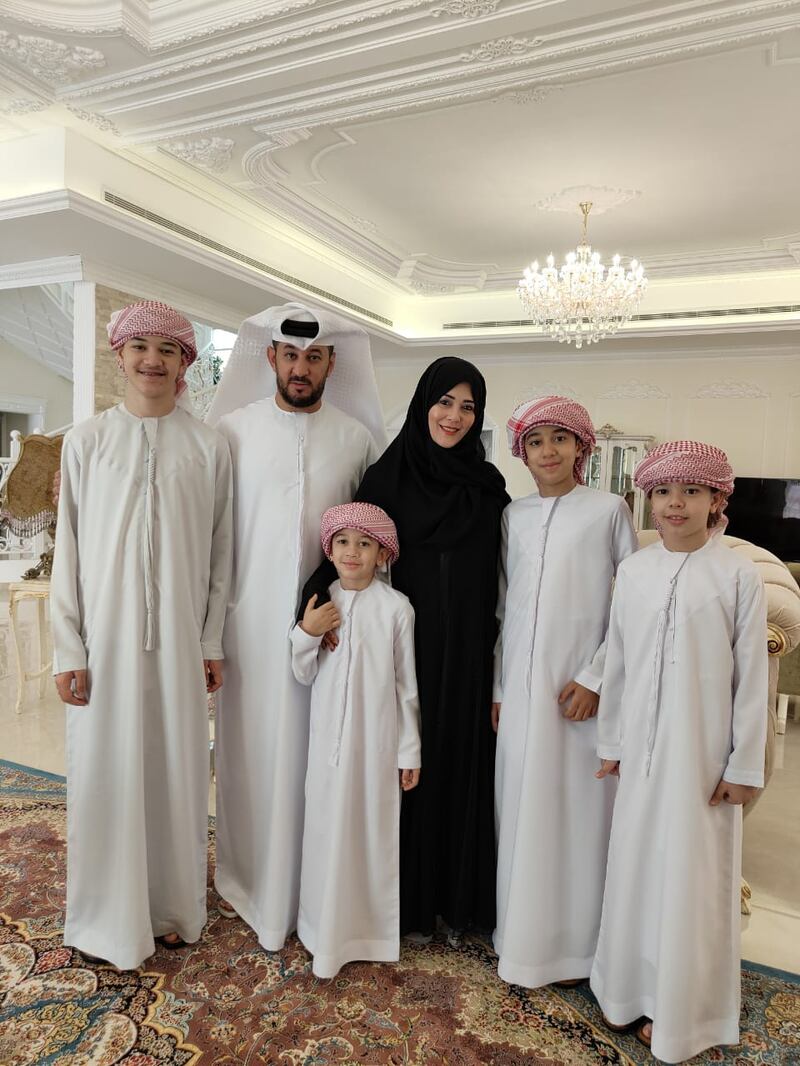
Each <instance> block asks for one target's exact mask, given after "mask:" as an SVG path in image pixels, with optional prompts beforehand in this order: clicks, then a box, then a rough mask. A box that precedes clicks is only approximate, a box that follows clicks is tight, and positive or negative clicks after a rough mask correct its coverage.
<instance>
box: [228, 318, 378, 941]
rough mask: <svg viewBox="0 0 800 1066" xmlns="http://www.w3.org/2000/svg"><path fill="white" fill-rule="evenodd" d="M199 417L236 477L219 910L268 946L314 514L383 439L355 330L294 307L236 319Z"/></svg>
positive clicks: (287, 856) (276, 922) (301, 755)
mask: <svg viewBox="0 0 800 1066" xmlns="http://www.w3.org/2000/svg"><path fill="white" fill-rule="evenodd" d="M326 388H327V391H326ZM324 391H326V396H327V397H328V398H329V400H330V402H327V401H326V402H323V399H322V396H323V392H324ZM245 405H247V406H245ZM208 419H209V421H210V422H211V423H212V424H215V425H217V428H218V429H219V430H220V432H221V433H222V434H223V436H225V437H226V438H227V439H228V441H229V443H230V447H231V454H232V458H233V469H234V485H235V489H234V497H235V506H234V528H235V552H234V556H235V576H234V591H233V595H232V598H231V604H230V609H229V613H228V620H227V623H226V628H225V650H226V657H227V660H228V672H227V674H226V678H225V694H224V698H223V699H222V700H221V701H220V706H219V714H218V717H217V740H216V742H217V871H216V881H215V883H216V888H217V891H218V892H219V894H220V896H221V897H222V901H221V904H220V912H221V913H222V914H224V915H226V916H227V917H231V916H233V915H234V914H239V915H240V916H241V917H242V918H243V919H244V920H245V921H246V922H247V924H248V925H250V926H251V927H252V928H253V929H254V930H255V931H256V933H257V934H258V939H259V942H260V943H261V945H262V946H263V947H265V948H266V949H267V950H269V951H277V950H279V949H280V948H281V947H282V946H283V943H284V941H285V939H286V937H287V936H288V934H289V933H291V932H292V930H293V929H294V928H295V927H296V925H297V911H298V905H299V895H300V860H301V855H302V836H303V818H304V808H305V801H304V782H305V774H306V766H307V761H308V722H309V708H310V692H309V689H308V688H306V687H305V686H303V685H301V684H299V683H298V682H297V681H296V680H295V678H294V676H293V674H292V663H291V658H292V647H291V643H290V641H289V633H290V631H291V630H292V628H293V627H294V624H295V620H296V615H297V610H298V607H299V605H300V603H299V601H300V594H301V592H302V589H303V585H304V583H305V582H306V580H307V579H308V577H309V576H310V575H311V574H312V573H313V571H314V570H315V569H316V567H317V566H318V565H319V563H320V561H321V559H322V548H321V545H320V541H319V526H320V519H321V518H322V515H323V513H324V512H325V511H326V510H327V509H328V508H329V507H331V506H333V505H334V504H337V503H341V502H342V501H343V500H351V499H352V498H353V494H354V493H355V490H356V488H357V487H358V484H359V482H360V481H361V477H362V475H363V473H364V471H365V470H366V469H367V467H368V466H369V465H370V464H371V463H372V462H373V461H374V460H375V459H376V458H377V456H378V454H379V451H380V449H381V448H382V447H383V445H384V443H385V431H384V427H383V417H382V414H381V407H380V402H379V399H378V389H377V385H376V383H375V374H374V371H373V368H372V360H371V358H370V352H369V337H368V336H367V333H366V331H365V330H364V329H362V328H361V327H360V326H357V325H355V324H354V323H352V322H348V321H347V320H346V319H343V318H341V317H340V316H338V315H335V314H332V313H331V312H329V311H327V310H324V309H323V308H315V307H311V306H307V305H304V304H298V303H290V304H284V305H283V306H280V307H273V308H270V309H269V310H267V311H264V312H262V313H261V314H260V315H256V316H255V317H254V318H251V319H248V320H247V321H246V322H245V323H244V324H243V326H242V328H241V330H240V331H239V336H238V338H237V341H236V345H235V346H234V349H233V352H232V354H231V358H230V361H229V363H228V366H227V367H226V369H225V373H224V375H223V378H222V381H221V383H220V386H219V389H218V390H217V395H216V397H215V400H214V403H213V404H212V407H211V410H210V411H209V415H208Z"/></svg>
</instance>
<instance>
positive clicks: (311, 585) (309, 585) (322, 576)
mask: <svg viewBox="0 0 800 1066" xmlns="http://www.w3.org/2000/svg"><path fill="white" fill-rule="evenodd" d="M338 576H339V575H338V574H337V573H336V567H335V566H334V565H333V563H332V562H331V561H330V559H323V560H322V562H321V563H320V564H319V566H318V567H317V569H316V570H315V571H314V573H313V574H312V575H311V577H310V578H309V579H308V581H306V583H305V585H303V595H302V596H301V597H300V607H299V608H298V611H297V621H298V622H299V621H300V620H301V619H302V617H303V613H304V612H305V609H306V604H307V603H308V601H309V600H310V599H311V597H312V596H313V595H314V593H315V592H316V594H317V607H321V606H322V604H323V603H327V602H328V600H329V599H330V595H329V593H328V589H329V588H330V586H331V585H332V584H333V583H334V581H335V580H336V578H337V577H338Z"/></svg>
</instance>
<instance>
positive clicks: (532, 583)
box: [493, 396, 637, 988]
mask: <svg viewBox="0 0 800 1066" xmlns="http://www.w3.org/2000/svg"><path fill="white" fill-rule="evenodd" d="M508 426H509V435H510V439H511V444H512V452H513V454H514V455H516V456H519V457H520V458H522V459H523V461H524V462H525V463H526V465H527V466H528V468H529V469H530V471H531V474H532V475H533V477H534V479H535V480H536V484H537V487H538V490H539V492H538V494H534V495H531V496H528V497H526V498H525V499H521V500H515V501H513V502H512V503H511V504H509V505H508V507H507V508H506V509H505V511H504V513H503V523H502V541H501V577H500V595H499V600H498V603H499V606H498V617H499V620H500V624H501V627H502V628H501V634H500V637H499V639H498V643H497V648H496V655H495V692H494V699H495V701H496V702H495V704H494V709H493V713H494V717H495V723H496V722H497V718H498V716H499V728H498V735H497V764H496V765H497V770H496V777H495V799H496V805H495V811H496V818H497V840H498V855H497V928H496V930H495V934H494V944H495V949H496V950H497V954H498V956H499V958H498V974H499V975H500V977H501V978H502V979H503V980H504V981H508V982H510V983H512V984H518V985H522V986H524V987H526V988H536V987H538V986H539V985H545V984H548V983H550V982H552V981H563V982H567V983H576V982H577V981H579V980H581V979H585V978H587V977H588V976H589V972H590V970H591V966H592V958H593V956H594V949H595V945H596V942H597V932H598V929H599V925H600V909H601V906H602V893H603V880H604V877H605V866H606V850H607V847H608V836H609V832H610V828H611V809H612V805H613V802H614V783H613V782H606V786H607V787H605V788H604V789H603V791H602V793H601V794H600V795H598V793H597V790H596V789H593V787H592V786H593V785H594V784H595V782H593V781H592V780H591V774H592V772H593V769H594V767H595V765H596V763H595V747H596V743H597V729H596V720H595V718H594V715H595V713H596V709H597V700H598V697H597V693H598V692H599V691H600V683H601V677H602V670H603V655H604V642H605V638H606V628H607V625H608V615H609V610H610V606H611V586H612V582H613V579H614V573H615V571H616V568H617V566H618V565H619V563H620V562H621V561H622V560H623V559H624V558H626V556H628V555H630V554H631V552H633V551H635V549H636V547H637V541H636V534H635V533H634V530H633V523H632V521H631V514H630V510H629V509H628V507H627V505H626V503H625V501H624V500H623V499H622V498H621V497H619V496H614V495H612V494H611V493H608V492H599V491H596V490H594V489H589V488H587V487H586V486H585V485H584V484H582V481H583V471H584V468H585V466H586V463H587V461H588V459H589V456H590V455H591V453H592V448H593V447H594V443H595V436H594V429H593V427H592V423H591V419H590V418H589V415H588V412H587V411H586V410H585V408H583V407H582V406H581V405H580V404H579V403H576V402H574V401H572V400H568V399H565V398H564V397H560V396H547V397H544V398H543V399H539V400H534V401H532V402H530V403H527V404H524V405H522V406H521V407H520V408H518V409H517V410H516V411H515V412H514V414H513V415H512V417H511V419H510V420H509V423H508Z"/></svg>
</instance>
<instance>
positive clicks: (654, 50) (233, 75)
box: [59, 0, 800, 143]
mask: <svg viewBox="0 0 800 1066" xmlns="http://www.w3.org/2000/svg"><path fill="white" fill-rule="evenodd" d="M798 11H800V0H753V2H751V3H747V4H745V3H742V2H740V0H738V2H734V0H729V2H727V3H725V4H723V5H720V4H719V3H710V2H709V0H700V2H696V3H693V4H692V5H686V4H685V3H680V4H677V3H673V4H670V5H667V6H666V7H662V8H661V9H660V10H659V11H658V12H657V13H656V14H653V13H652V12H649V13H648V12H641V11H640V12H638V13H631V14H629V15H627V16H626V18H625V19H620V18H611V19H605V20H603V19H596V20H594V21H593V22H592V23H589V22H582V23H581V25H580V26H579V27H577V28H576V27H574V26H571V27H568V28H567V29H558V30H556V31H554V32H553V33H552V34H550V35H548V34H544V35H542V36H541V37H533V38H529V37H520V38H512V37H501V38H494V39H492V40H489V41H484V42H479V43H478V44H477V45H476V46H475V47H476V48H477V49H478V50H479V51H480V50H481V49H483V48H485V49H487V50H488V51H487V56H488V58H487V59H486V61H483V62H476V61H474V60H473V59H471V58H470V57H471V56H472V52H471V51H470V50H469V49H468V50H467V51H464V50H463V49H462V50H460V51H451V52H450V53H449V54H444V55H442V54H433V55H426V56H423V57H422V58H420V59H418V60H416V61H412V62H406V63H402V64H394V65H392V66H390V67H388V69H387V68H384V67H378V68H374V69H370V68H369V67H367V68H366V69H361V70H360V71H358V72H357V73H356V74H355V75H353V76H349V77H330V78H327V79H325V84H323V85H320V84H319V83H316V82H314V81H313V80H311V79H309V81H308V82H307V83H306V84H305V85H303V86H302V87H300V88H295V89H291V90H289V91H285V92H280V91H279V92H270V93H269V94H268V99H267V100H266V101H265V102H264V103H260V104H255V105H254V104H252V102H250V101H247V100H243V101H242V102H241V103H232V104H229V105H227V106H225V107H221V108H220V107H216V108H215V107H213V106H212V107H209V106H208V100H209V96H210V95H211V92H210V91H211V90H212V89H213V90H214V92H213V98H214V99H217V98H218V97H219V95H220V93H222V92H223V91H224V90H225V89H228V88H231V87H239V91H240V92H242V91H243V82H245V81H251V80H254V79H255V80H258V79H263V78H265V77H267V76H268V77H269V78H271V79H273V81H274V79H275V78H276V77H277V76H278V75H279V74H281V73H283V72H286V71H288V70H293V71H297V70H298V69H300V68H301V67H302V66H303V65H304V64H306V63H308V64H311V65H313V66H315V67H316V68H317V69H321V65H322V64H324V62H325V61H326V60H329V59H331V58H333V57H336V58H338V59H342V58H346V57H347V55H348V54H351V53H352V54H353V55H356V54H357V55H358V56H359V57H360V59H361V62H362V64H363V62H364V56H365V50H364V47H363V46H362V45H361V44H359V42H358V41H357V40H352V41H349V44H347V43H346V46H345V47H341V42H337V41H336V40H335V39H332V38H331V35H330V34H329V33H326V35H325V41H324V43H323V44H322V45H321V47H320V45H319V42H314V41H312V40H309V41H308V42H307V55H305V56H304V55H302V54H299V53H298V51H297V48H296V47H294V48H293V50H290V51H289V52H286V54H285V55H284V58H283V59H282V58H281V55H282V50H281V47H276V46H274V42H273V43H272V44H270V42H269V41H268V40H264V41H262V42H251V43H249V44H247V45H241V46H238V45H237V47H247V48H248V49H249V50H248V52H247V53H246V54H245V55H243V56H240V57H239V61H238V62H237V60H236V59H234V58H230V57H226V58H224V59H223V55H224V53H223V54H215V52H214V50H213V49H210V50H209V49H207V50H206V52H205V54H204V55H202V56H197V57H194V58H183V57H182V58H180V59H175V60H172V61H171V62H172V68H171V69H166V68H165V67H164V64H163V63H162V64H160V65H159V64H151V65H150V66H149V67H148V68H147V69H146V70H145V69H141V70H131V71H128V72H126V73H125V74H121V75H119V76H117V77H116V79H115V82H114V84H110V83H109V82H108V80H107V79H106V80H104V79H95V80H94V81H93V82H91V83H87V82H85V83H83V84H81V85H79V86H75V87H71V88H70V89H69V90H66V91H62V92H61V93H60V94H59V95H60V98H61V99H64V100H67V99H69V100H72V101H74V100H77V99H78V98H79V97H82V96H85V95H89V94H91V95H96V94H99V95H100V97H101V99H100V100H98V101H97V102H95V103H94V104H93V105H92V106H93V109H94V110H98V111H100V112H101V113H102V114H104V115H106V116H115V115H123V114H130V116H131V119H132V121H133V125H132V127H131V128H130V129H128V130H126V134H125V135H126V137H127V138H128V139H129V140H130V141H131V142H133V143H149V142H151V141H158V140H167V139H174V138H175V137H178V136H181V137H182V136H187V135H190V134H196V133H207V132H208V131H211V130H216V129H220V128H222V127H225V126H231V127H233V126H237V125H255V126H256V127H257V129H258V131H259V132H261V133H265V134H274V133H277V132H282V131H286V130H289V129H293V128H297V127H299V126H303V127H306V128H313V127H315V126H319V125H324V124H330V123H342V122H353V121H360V120H364V119H365V118H373V117H376V116H379V115H387V114H396V113H401V112H403V111H409V112H410V111H414V110H415V109H418V108H430V109H438V108H440V107H446V106H450V105H452V104H456V103H463V102H466V101H468V100H472V99H478V98H481V97H490V96H492V95H497V94H500V93H508V92H511V91H517V90H519V89H524V88H530V89H535V88H537V87H538V88H543V87H545V86H547V85H553V84H566V83H569V82H573V81H577V80H584V79H586V78H592V77H597V76H599V75H601V74H608V73H613V72H615V71H620V70H625V69H630V68H636V67H644V66H648V65H651V64H653V63H656V62H659V63H660V62H669V61H675V60H679V59H682V58H686V57H687V56H692V55H696V54H698V53H702V52H706V51H709V50H721V49H726V48H730V47H733V46H742V45H744V44H747V43H750V42H757V41H759V40H766V39H770V38H774V37H775V36H776V35H777V34H779V33H781V32H783V31H785V30H788V29H793V28H795V27H796V26H797V15H798ZM348 33H349V36H348V38H347V40H349V38H350V37H352V29H350V30H349V31H348ZM405 36H407V34H405ZM501 42H505V43H504V44H502V46H501ZM508 42H511V43H508ZM391 43H396V42H395V41H394V35H390V36H388V37H384V38H381V39H378V40H376V41H375V42H374V44H373V47H374V48H378V47H381V48H385V47H386V46H387V45H388V44H391ZM287 47H289V46H284V51H285V49H286V48H287ZM259 49H266V50H267V51H266V53H265V54H264V55H261V54H260V52H259ZM267 53H268V54H267ZM193 71H195V73H193ZM130 79H134V80H135V81H134V82H131V87H130V89H129V90H127V91H126V87H125V86H124V85H122V84H121V82H122V81H123V80H128V81H130ZM254 91H255V88H254V89H253V90H251V91H250V92H249V93H244V95H249V96H252V95H253V92H254ZM190 96H196V97H198V106H197V108H196V109H195V110H193V111H189V112H188V113H185V114H183V115H182V116H180V117H172V118H170V119H169V120H167V121H155V122H154V121H152V120H148V121H146V122H141V121H140V122H139V123H138V124H137V121H136V119H137V114H136V113H137V112H138V111H140V110H141V109H143V108H147V109H152V108H153V107H155V106H156V105H164V104H167V103H169V102H170V101H171V100H177V99H182V100H184V101H185V100H186V98H187V97H190Z"/></svg>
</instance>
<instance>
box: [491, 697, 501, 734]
mask: <svg viewBox="0 0 800 1066" xmlns="http://www.w3.org/2000/svg"><path fill="white" fill-rule="evenodd" d="M499 725H500V704H499V703H493V704H492V729H493V730H494V731H495V733H496V732H497V727H498V726H499Z"/></svg>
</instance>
